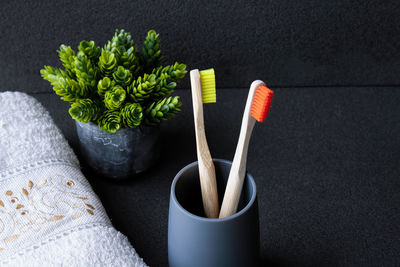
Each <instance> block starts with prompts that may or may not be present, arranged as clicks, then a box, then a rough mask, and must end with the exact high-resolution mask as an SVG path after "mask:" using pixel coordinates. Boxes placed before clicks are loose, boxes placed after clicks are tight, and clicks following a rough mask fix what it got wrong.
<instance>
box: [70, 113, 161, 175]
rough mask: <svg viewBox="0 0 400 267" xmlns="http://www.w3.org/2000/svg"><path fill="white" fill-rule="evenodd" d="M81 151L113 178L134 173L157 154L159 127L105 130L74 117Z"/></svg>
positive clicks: (102, 171) (94, 167) (145, 167)
mask: <svg viewBox="0 0 400 267" xmlns="http://www.w3.org/2000/svg"><path fill="white" fill-rule="evenodd" d="M75 125H76V130H77V133H78V137H79V143H80V149H81V154H82V156H83V158H84V160H85V161H86V162H87V163H88V164H89V165H90V166H91V167H92V168H93V169H94V170H95V171H97V172H99V173H101V174H103V175H104V176H107V177H109V178H114V179H127V178H130V177H134V176H136V175H138V174H139V173H141V172H144V171H145V170H147V169H148V168H150V167H151V166H152V165H153V164H154V163H155V162H156V161H157V159H158V158H159V155H160V149H159V144H158V140H159V135H160V130H159V128H158V127H147V126H143V127H141V129H139V128H133V129H126V128H123V129H120V130H118V131H117V132H116V133H114V134H113V133H107V132H104V131H103V130H101V129H100V128H99V127H98V126H97V124H95V123H93V122H89V123H81V122H78V121H75Z"/></svg>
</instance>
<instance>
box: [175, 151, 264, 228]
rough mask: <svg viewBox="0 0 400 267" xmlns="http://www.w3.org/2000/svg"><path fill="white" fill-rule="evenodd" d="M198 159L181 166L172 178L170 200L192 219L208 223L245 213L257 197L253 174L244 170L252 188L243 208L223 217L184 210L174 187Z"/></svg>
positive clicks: (230, 218)
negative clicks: (196, 213)
mask: <svg viewBox="0 0 400 267" xmlns="http://www.w3.org/2000/svg"><path fill="white" fill-rule="evenodd" d="M212 160H213V162H218V163H222V164H228V165H230V166H232V161H229V160H226V159H217V158H213V159H212ZM197 164H198V161H194V162H192V163H190V164H188V165H186V166H185V167H183V168H182V169H181V170H180V171H179V172H178V173H177V174H176V175H175V177H174V180H173V181H172V185H171V199H172V201H174V202H175V204H176V206H177V207H178V208H179V209H180V210H181V211H182V212H183V213H184V214H185V215H187V216H189V217H191V218H192V219H195V220H200V221H204V222H210V223H222V222H229V221H233V220H235V219H236V218H238V217H240V216H242V215H243V214H245V213H246V212H247V211H248V210H249V209H250V208H251V207H252V206H253V205H254V202H255V201H256V197H257V187H256V183H255V181H254V178H253V176H252V175H251V174H250V173H248V172H247V171H246V178H247V179H248V180H249V182H250V185H251V187H252V189H253V192H252V194H251V198H250V200H249V201H248V203H247V204H246V206H245V207H244V208H242V209H241V210H240V211H238V212H236V213H235V214H233V215H231V216H228V217H225V218H206V217H201V216H198V215H195V214H193V213H191V212H189V211H188V210H186V209H185V208H184V207H183V206H182V205H181V204H180V203H179V201H178V199H177V198H176V195H175V187H176V183H177V182H178V180H179V179H180V178H181V176H182V174H183V173H184V172H186V171H187V170H188V169H189V168H192V167H193V166H195V165H197Z"/></svg>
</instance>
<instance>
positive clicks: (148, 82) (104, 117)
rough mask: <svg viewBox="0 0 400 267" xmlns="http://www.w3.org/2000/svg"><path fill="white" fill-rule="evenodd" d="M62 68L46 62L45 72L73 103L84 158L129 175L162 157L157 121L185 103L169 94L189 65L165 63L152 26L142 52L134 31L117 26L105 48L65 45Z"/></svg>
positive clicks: (109, 171) (113, 174) (113, 173)
mask: <svg viewBox="0 0 400 267" xmlns="http://www.w3.org/2000/svg"><path fill="white" fill-rule="evenodd" d="M57 52H58V54H59V57H60V60H61V61H62V64H63V66H64V69H59V68H53V67H50V66H44V68H43V69H42V70H41V71H40V73H41V75H42V77H43V78H44V79H45V80H47V81H49V82H50V84H51V85H52V86H53V89H54V91H55V93H56V94H58V95H60V96H61V99H62V100H64V101H68V102H70V103H71V107H70V109H69V114H70V115H71V117H72V118H73V119H74V120H75V123H76V127H77V133H78V137H79V140H80V147H81V152H82V156H83V158H84V159H85V160H86V161H87V162H88V163H89V165H90V166H91V167H93V168H94V169H95V170H97V171H99V172H101V173H103V174H104V175H105V176H109V177H114V178H127V177H131V176H134V175H135V174H137V173H140V172H142V171H144V170H146V169H148V168H149V167H150V166H151V165H152V164H153V163H154V162H155V161H156V159H157V158H158V155H159V150H158V147H159V146H158V145H157V140H158V137H159V127H158V125H159V124H160V123H161V122H162V121H164V120H168V119H170V118H172V117H174V116H175V115H176V114H177V113H178V112H179V111H180V109H179V107H180V106H181V105H182V103H181V102H180V101H179V96H174V97H172V96H169V95H170V94H171V93H172V92H173V91H174V88H175V87H176V83H177V82H178V81H179V80H181V79H182V78H183V77H184V76H185V74H186V72H187V71H186V65H185V64H179V63H175V64H173V65H167V66H161V65H160V61H161V59H162V56H161V50H160V40H159V35H158V34H157V33H156V32H155V31H154V30H150V31H149V32H148V33H147V36H146V38H145V41H144V44H143V47H142V49H141V51H139V49H138V48H137V46H136V45H135V44H134V42H133V40H132V37H131V34H130V33H129V32H126V31H124V30H118V29H117V30H116V31H115V34H114V36H113V37H112V39H111V40H110V41H108V42H107V43H106V44H105V46H104V47H103V48H100V47H98V46H96V45H95V42H94V41H89V42H88V41H81V42H80V44H79V46H78V52H77V53H76V52H75V51H74V50H73V49H72V48H71V47H70V46H66V45H61V46H60V49H59V50H58V51H57Z"/></svg>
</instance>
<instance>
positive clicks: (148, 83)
mask: <svg viewBox="0 0 400 267" xmlns="http://www.w3.org/2000/svg"><path fill="white" fill-rule="evenodd" d="M156 83H157V82H156V76H155V75H154V74H150V75H148V74H144V75H143V76H142V77H139V78H137V79H136V80H134V81H133V82H132V84H131V85H130V86H128V88H127V91H128V94H129V95H130V97H131V98H132V99H133V101H134V102H137V103H142V102H144V101H145V100H147V99H149V98H150V97H151V96H152V92H153V90H154V87H155V86H156Z"/></svg>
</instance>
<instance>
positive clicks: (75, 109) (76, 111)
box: [69, 99, 100, 123]
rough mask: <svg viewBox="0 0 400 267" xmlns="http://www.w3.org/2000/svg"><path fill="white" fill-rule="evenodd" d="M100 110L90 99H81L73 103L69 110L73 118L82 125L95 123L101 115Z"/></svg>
mask: <svg viewBox="0 0 400 267" xmlns="http://www.w3.org/2000/svg"><path fill="white" fill-rule="evenodd" d="M99 112H100V108H99V106H98V104H96V103H95V102H93V101H92V100H90V99H79V100H77V101H76V102H75V103H72V105H71V108H70V109H69V114H70V115H71V117H72V118H73V119H75V120H77V121H80V122H82V123H87V122H89V121H95V120H96V119H97V117H98V115H99Z"/></svg>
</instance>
